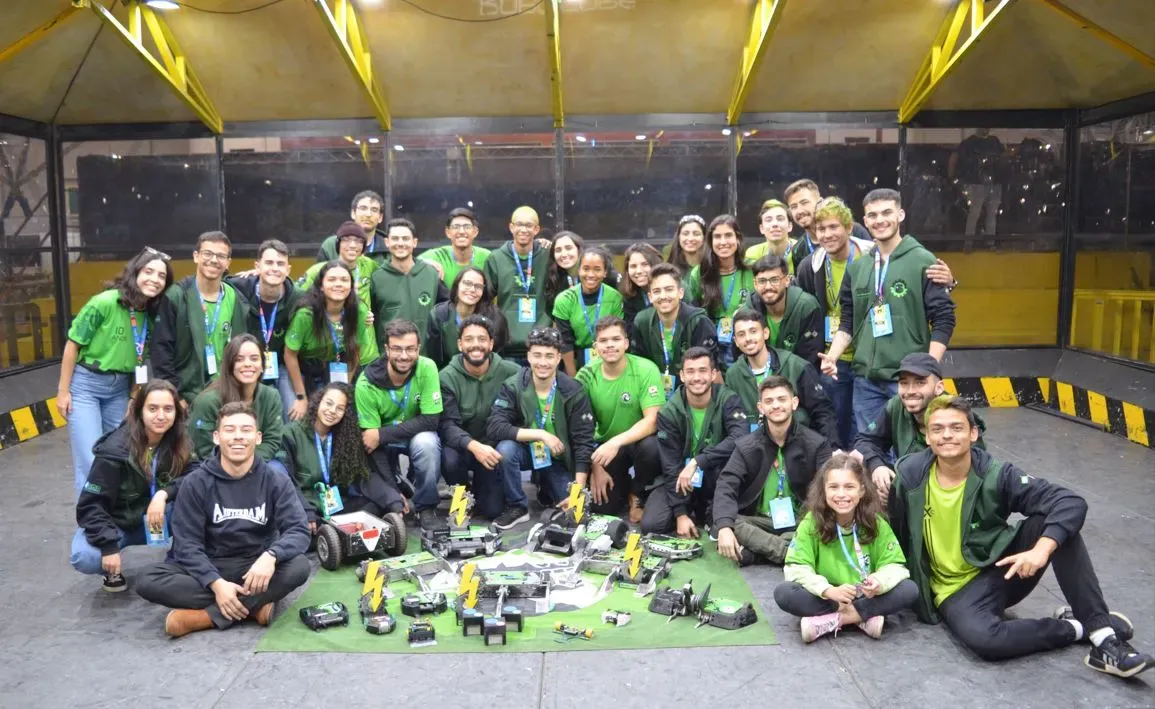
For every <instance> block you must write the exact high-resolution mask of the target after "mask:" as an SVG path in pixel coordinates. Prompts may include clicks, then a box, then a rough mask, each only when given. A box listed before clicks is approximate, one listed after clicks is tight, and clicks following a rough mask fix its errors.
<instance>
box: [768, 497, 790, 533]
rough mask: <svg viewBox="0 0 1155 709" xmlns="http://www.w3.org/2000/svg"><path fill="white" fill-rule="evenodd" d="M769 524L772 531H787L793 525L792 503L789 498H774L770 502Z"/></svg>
mask: <svg viewBox="0 0 1155 709" xmlns="http://www.w3.org/2000/svg"><path fill="white" fill-rule="evenodd" d="M770 523H771V524H773V525H774V529H788V528H790V527H793V526H794V525H795V522H794V503H793V502H792V501H791V500H790V498H789V497H775V498H774V499H773V500H770Z"/></svg>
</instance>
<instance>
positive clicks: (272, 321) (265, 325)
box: [257, 300, 281, 347]
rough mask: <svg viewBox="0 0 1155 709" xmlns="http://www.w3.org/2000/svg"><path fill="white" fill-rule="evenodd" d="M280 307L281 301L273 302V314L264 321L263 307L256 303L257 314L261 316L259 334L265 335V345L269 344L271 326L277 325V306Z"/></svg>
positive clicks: (271, 331)
mask: <svg viewBox="0 0 1155 709" xmlns="http://www.w3.org/2000/svg"><path fill="white" fill-rule="evenodd" d="M279 307H281V301H279V300H278V301H277V302H276V303H273V314H272V315H270V316H269V321H268V322H265V309H264V308H262V307H261V304H260V303H257V314H258V315H260V316H261V334H262V335H264V336H265V347H268V346H269V341H270V340H272V339H273V328H275V327H276V326H277V308H279Z"/></svg>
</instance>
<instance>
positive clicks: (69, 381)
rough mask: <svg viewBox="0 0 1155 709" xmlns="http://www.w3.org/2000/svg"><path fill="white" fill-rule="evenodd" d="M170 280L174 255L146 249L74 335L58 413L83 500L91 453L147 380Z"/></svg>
mask: <svg viewBox="0 0 1155 709" xmlns="http://www.w3.org/2000/svg"><path fill="white" fill-rule="evenodd" d="M172 281H173V274H172V264H171V263H170V259H169V257H168V255H167V254H163V253H161V252H160V251H157V250H156V249H153V248H151V247H147V246H146V247H145V248H144V250H142V251H141V252H140V253H139V254H137V255H136V256H134V257H133V258H132V260H131V261H129V262H128V263H127V264H125V267H124V271H123V272H122V273H121V274H120V278H119V279H117V281H116V287H115V288H112V289H110V290H106V291H104V292H102V293H97V294H96V295H94V296H93V297H92V298H90V299H89V301H88V302H87V303H85V304H84V307H83V308H81V309H80V312H79V313H77V314H76V318H75V319H74V320H73V321H72V326H71V327H70V328H69V330H68V342H67V343H66V344H65V345H64V353H63V355H62V357H61V360H60V380H59V382H58V383H57V385H56V410H57V411H59V412H60V415H61V416H62V417H64V418H65V419H67V421H68V424H69V425H68V438H69V442H70V444H71V447H72V472H73V477H74V483H75V486H76V494H77V496H79V495H80V490H81V488H83V487H84V482H85V480H87V479H88V471H89V469H90V468H92V461H93V453H92V447H93V446H94V445H96V441H97V440H98V439H99V438H100V437H101V436H103V435H104V434H106V433H108V432H109V431H111V430H112V429H114V428H116V427H117V426H118V425H120V422H121V421H122V420H123V419H124V412H125V410H126V409H127V408H128V395H129V392H130V390H131V388H132V385H133V383H134V382H135V383H137V384H145V383H146V382H148V379H149V375H148V368H147V365H146V362H148V356H149V352H148V343H149V337H150V335H151V334H152V329H153V328H152V325H153V322H154V321H155V319H156V312H157V309H158V308H159V307H160V301H161V299H162V298H164V289H165V288H166V287H168V286H169V285H170V284H171V283H172ZM77 365H79V366H77Z"/></svg>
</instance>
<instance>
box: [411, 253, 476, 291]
mask: <svg viewBox="0 0 1155 709" xmlns="http://www.w3.org/2000/svg"><path fill="white" fill-rule="evenodd" d="M417 258H418V259H421V260H423V261H429V262H431V263H436V264H438V265H440V266H441V270H443V271H445V278H442V279H441V281H442V282H443V283H444V284H445V287H446V288H452V287H453V281H454V280H455V279H456V278H457V274H459V273H461V271H462V270H463V269H464V268H465V267H466V266H473V267H475V268H484V267H485V262H486V261H488V260H489V249H485V248H482V247H480V246H477V245H474V247H473V258H472V259H470V261H469V263H457V258H456V257H454V255H453V245H452V244H448V245H446V246H438V247H437V248H436V249H429V250H428V251H423V252H421V255H420V256H418V257H417Z"/></svg>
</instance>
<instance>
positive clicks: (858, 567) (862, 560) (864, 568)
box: [838, 523, 870, 581]
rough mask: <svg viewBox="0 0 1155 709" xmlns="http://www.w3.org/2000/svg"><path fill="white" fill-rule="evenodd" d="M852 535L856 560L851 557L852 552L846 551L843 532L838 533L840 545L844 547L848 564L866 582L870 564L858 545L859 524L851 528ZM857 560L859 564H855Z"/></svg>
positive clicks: (844, 554) (843, 551) (843, 552)
mask: <svg viewBox="0 0 1155 709" xmlns="http://www.w3.org/2000/svg"><path fill="white" fill-rule="evenodd" d="M850 533H851V534H852V535H854V558H853V559H852V558H851V557H850V552H849V551H847V549H846V540H845V539H843V538H842V531H841V530H839V532H838V543H839V545H841V546H842V555H843V556H845V557H846V562H847V563H848V564H850V566H851V568H853V569H854V570H855V571H857V572H858V575H859V576H860V577H862V580H863V581H865V580H866V577H867V576H870V563H869V562H868V561H867V560H866V555H865V554H863V553H862V547H861V546H860V545H859V543H858V524H857V523H856V524H854V525H852V526H851V527H850ZM855 559H857V560H858V563H855Z"/></svg>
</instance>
